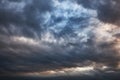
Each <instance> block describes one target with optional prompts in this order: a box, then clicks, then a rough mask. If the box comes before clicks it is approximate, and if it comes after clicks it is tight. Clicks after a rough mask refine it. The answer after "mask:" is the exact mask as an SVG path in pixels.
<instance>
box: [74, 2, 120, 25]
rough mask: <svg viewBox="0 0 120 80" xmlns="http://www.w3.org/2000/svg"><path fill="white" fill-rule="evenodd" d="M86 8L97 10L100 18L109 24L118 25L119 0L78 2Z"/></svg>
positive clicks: (119, 13)
mask: <svg viewBox="0 0 120 80" xmlns="http://www.w3.org/2000/svg"><path fill="white" fill-rule="evenodd" d="M76 1H77V2H78V3H79V4H82V5H83V6H84V7H86V8H92V9H96V10H97V11H98V18H99V19H100V20H101V21H103V22H107V23H113V24H118V23H119V20H120V10H119V8H120V5H119V4H120V1H119V0H100V1H98V0H76Z"/></svg>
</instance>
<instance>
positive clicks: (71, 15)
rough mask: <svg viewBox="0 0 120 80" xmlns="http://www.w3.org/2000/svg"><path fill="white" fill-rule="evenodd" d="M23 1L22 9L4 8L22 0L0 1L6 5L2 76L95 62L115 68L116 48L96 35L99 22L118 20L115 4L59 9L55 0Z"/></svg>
mask: <svg viewBox="0 0 120 80" xmlns="http://www.w3.org/2000/svg"><path fill="white" fill-rule="evenodd" d="M22 1H23V3H25V6H24V7H23V9H22V10H23V11H19V10H18V11H16V10H15V9H16V8H15V9H13V8H12V9H8V8H6V6H7V4H9V3H11V2H13V3H20V2H21V1H19V0H6V1H5V2H3V0H2V1H1V3H0V4H1V5H4V7H2V6H0V27H1V29H0V38H1V40H0V44H1V45H0V63H1V64H0V73H1V74H2V73H5V74H8V73H9V72H10V73H12V72H13V73H14V72H16V73H17V72H36V71H46V70H54V69H61V68H69V67H77V66H83V67H84V66H89V65H90V64H92V63H96V64H98V66H99V64H103V65H105V66H108V67H111V68H113V69H117V66H118V65H119V61H120V59H119V57H118V55H117V54H118V52H117V51H116V50H114V45H115V44H114V43H112V42H108V43H107V42H104V41H103V42H100V43H97V42H96V35H97V33H93V31H94V29H95V28H98V27H101V25H100V23H102V22H101V21H103V22H110V23H111V22H114V21H115V22H116V20H118V19H117V18H119V14H118V15H116V16H115V15H114V14H117V13H116V11H118V9H115V10H113V7H116V6H118V4H117V5H113V3H112V2H111V0H110V1H105V0H101V1H98V0H93V1H92V0H77V1H78V3H79V4H77V3H74V1H73V2H71V1H68V0H66V1H62V2H63V3H62V5H61V3H60V5H57V6H55V4H57V3H55V2H54V1H53V0H51V1H50V0H46V1H45V0H28V1H27V0H26V1H25V0H22ZM102 1H103V2H102ZM58 2H59V1H58ZM88 3H89V4H88ZM96 3H97V4H96ZM108 4H111V6H113V7H111V6H110V5H108ZM66 5H67V6H66ZM69 5H70V6H69ZM71 6H72V7H71ZM75 6H76V7H75ZM96 8H97V9H96ZM111 10H113V11H112V13H108V12H111ZM118 13H119V11H118ZM106 15H107V16H106ZM117 16H118V17H117ZM97 18H99V19H100V20H101V21H99V19H97ZM104 24H105V23H104ZM98 33H99V32H98ZM115 36H116V37H118V36H119V34H118V35H115ZM97 37H100V36H97ZM97 44H98V45H97ZM110 70H111V69H110ZM100 74H102V73H100ZM103 80H104V79H103Z"/></svg>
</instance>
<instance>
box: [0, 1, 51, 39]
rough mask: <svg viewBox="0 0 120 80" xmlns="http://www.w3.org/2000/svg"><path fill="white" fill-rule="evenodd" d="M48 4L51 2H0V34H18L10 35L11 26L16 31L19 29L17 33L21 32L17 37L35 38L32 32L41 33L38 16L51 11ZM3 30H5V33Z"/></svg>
mask: <svg viewBox="0 0 120 80" xmlns="http://www.w3.org/2000/svg"><path fill="white" fill-rule="evenodd" d="M50 3H51V1H46V2H44V1H43V0H29V1H28V0H26V1H24V0H1V3H0V25H1V31H0V32H1V33H3V34H18V33H17V32H14V33H12V32H11V31H12V30H11V29H9V28H11V27H10V25H11V24H12V25H14V26H15V28H16V29H17V28H19V32H21V34H20V33H19V35H24V36H27V37H35V35H34V33H33V32H36V33H40V31H41V25H40V23H41V21H42V18H41V17H40V14H41V13H43V12H45V11H49V10H50V9H51V4H50ZM15 7H16V8H15ZM2 26H3V27H2ZM3 29H6V30H7V33H6V32H5V31H4V30H3ZM22 33H23V34H22Z"/></svg>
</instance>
